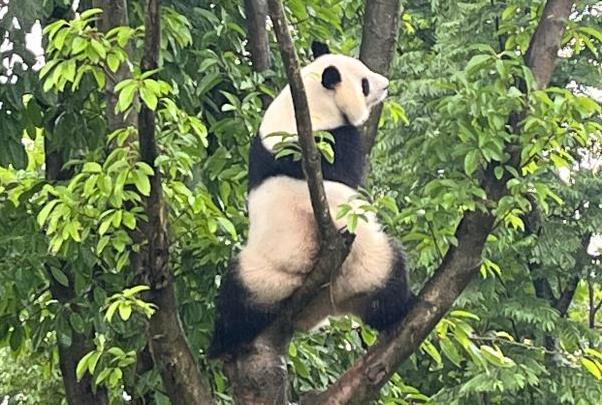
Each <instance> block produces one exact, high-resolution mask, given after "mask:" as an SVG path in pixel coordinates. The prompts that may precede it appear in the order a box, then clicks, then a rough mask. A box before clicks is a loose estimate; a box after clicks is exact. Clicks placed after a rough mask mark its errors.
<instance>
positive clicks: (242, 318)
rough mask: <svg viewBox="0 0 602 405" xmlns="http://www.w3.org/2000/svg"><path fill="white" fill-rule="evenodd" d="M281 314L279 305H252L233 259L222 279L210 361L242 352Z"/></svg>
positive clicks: (236, 262)
mask: <svg viewBox="0 0 602 405" xmlns="http://www.w3.org/2000/svg"><path fill="white" fill-rule="evenodd" d="M277 314H278V306H277V305H258V304H255V303H253V301H252V297H251V293H250V292H249V291H248V290H247V289H246V288H245V287H244V286H243V285H242V283H241V281H240V268H239V263H238V260H234V261H233V262H232V263H231V264H230V266H229V269H228V271H227V273H226V275H225V277H224V279H223V280H222V285H221V288H220V292H219V295H218V298H217V311H216V320H215V327H214V331H213V339H212V341H211V345H210V347H209V351H208V355H209V358H218V357H221V356H223V355H225V354H232V353H235V352H237V351H239V350H240V349H242V348H243V347H244V346H245V345H246V344H248V343H250V342H252V341H253V339H255V337H257V335H259V334H260V333H261V332H262V331H263V330H264V329H265V328H266V327H267V326H269V325H270V323H272V322H273V321H274V319H275V318H276V315H277Z"/></svg>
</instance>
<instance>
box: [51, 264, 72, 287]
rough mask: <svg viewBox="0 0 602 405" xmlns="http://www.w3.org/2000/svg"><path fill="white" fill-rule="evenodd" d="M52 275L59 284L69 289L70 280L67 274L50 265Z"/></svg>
mask: <svg viewBox="0 0 602 405" xmlns="http://www.w3.org/2000/svg"><path fill="white" fill-rule="evenodd" d="M49 267H50V273H51V274H52V277H53V278H54V279H55V280H56V281H58V282H59V284H61V285H62V286H65V287H69V279H68V278H67V276H66V275H65V273H63V271H62V270H61V269H59V268H57V267H55V266H52V265H50V266H49Z"/></svg>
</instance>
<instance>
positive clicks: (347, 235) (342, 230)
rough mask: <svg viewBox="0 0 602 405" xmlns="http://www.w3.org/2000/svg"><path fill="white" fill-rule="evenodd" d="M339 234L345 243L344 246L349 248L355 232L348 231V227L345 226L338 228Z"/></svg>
mask: <svg viewBox="0 0 602 405" xmlns="http://www.w3.org/2000/svg"><path fill="white" fill-rule="evenodd" d="M339 234H340V235H341V238H343V242H344V243H345V246H346V247H347V248H350V247H351V245H352V244H353V241H354V240H355V234H354V233H351V232H349V229H348V228H347V226H344V227H342V228H339Z"/></svg>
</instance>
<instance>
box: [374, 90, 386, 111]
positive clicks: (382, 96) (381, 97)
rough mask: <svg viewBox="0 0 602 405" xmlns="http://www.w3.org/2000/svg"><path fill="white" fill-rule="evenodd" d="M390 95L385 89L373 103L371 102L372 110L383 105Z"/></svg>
mask: <svg viewBox="0 0 602 405" xmlns="http://www.w3.org/2000/svg"><path fill="white" fill-rule="evenodd" d="M388 95H389V91H388V90H387V89H386V88H385V89H384V90H383V91H382V92H381V93H380V94H379V96H378V97H376V98H374V99H373V100H372V101H371V102H370V108H372V107H374V106H375V105H377V104H380V103H382V102H383V101H384V100H385V99H386V98H387V96H388Z"/></svg>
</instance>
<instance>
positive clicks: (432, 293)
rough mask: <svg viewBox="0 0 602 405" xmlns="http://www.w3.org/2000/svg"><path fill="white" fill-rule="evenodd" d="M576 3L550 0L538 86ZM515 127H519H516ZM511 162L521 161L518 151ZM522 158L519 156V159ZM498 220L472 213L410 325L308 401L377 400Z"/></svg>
mask: <svg viewBox="0 0 602 405" xmlns="http://www.w3.org/2000/svg"><path fill="white" fill-rule="evenodd" d="M572 4H573V1H567V0H549V1H548V3H547V4H546V7H545V9H544V12H543V15H542V17H541V20H540V22H539V25H538V27H537V30H536V34H535V35H534V36H533V38H532V40H531V44H530V46H529V50H530V52H529V54H528V56H529V57H528V58H526V62H527V65H528V66H529V67H531V69H532V70H533V71H534V72H535V77H536V79H537V80H538V85H539V86H540V87H541V88H545V87H546V86H547V85H548V83H549V80H550V78H551V76H552V71H553V69H554V61H555V58H556V55H557V52H558V49H559V48H560V41H561V38H562V34H563V33H564V29H565V22H566V21H567V20H568V17H569V14H570V11H571V8H572ZM513 128H516V129H518V128H517V126H515V125H513ZM512 155H513V156H512V157H511V159H510V162H511V163H513V164H517V162H520V151H519V150H513V151H512ZM517 155H518V156H517ZM494 169H495V166H493V165H489V166H488V167H487V169H486V170H485V172H484V173H483V174H482V175H481V176H480V178H481V182H482V187H483V188H484V189H485V191H486V192H487V195H488V197H489V199H491V200H493V201H499V200H500V199H501V198H502V197H503V196H504V195H505V194H506V193H507V190H506V184H505V182H506V181H507V179H505V178H502V180H497V179H496V177H495V175H494ZM494 220H495V215H494V214H493V213H491V212H487V213H483V212H478V211H472V212H468V213H467V214H466V215H465V216H464V218H463V219H462V220H461V221H460V224H459V226H458V229H457V230H456V238H457V240H458V245H457V246H455V247H454V246H452V248H450V250H449V251H448V252H447V254H446V255H445V259H444V261H443V263H442V264H441V265H440V266H439V268H438V270H437V272H436V273H435V275H434V276H433V277H432V278H431V279H430V280H429V281H428V282H427V283H426V285H425V286H424V288H423V289H422V291H421V292H420V294H419V296H418V298H417V300H416V302H415V303H414V305H412V307H411V308H410V310H409V313H408V314H407V316H406V318H405V319H404V321H403V322H402V323H401V325H399V327H398V328H397V330H396V331H395V332H394V333H393V334H389V335H383V336H381V337H380V339H379V342H378V343H377V344H376V345H375V346H373V347H372V348H371V349H370V350H369V351H368V352H367V353H366V354H365V355H364V356H363V357H362V358H361V359H360V360H359V361H358V362H357V363H356V364H355V365H353V366H352V367H351V369H349V370H348V371H347V372H346V373H345V374H344V375H343V376H342V377H341V378H340V379H339V380H338V381H337V382H336V383H334V384H333V385H332V386H331V387H329V388H328V389H327V390H326V391H324V392H322V393H320V394H318V395H313V396H308V398H307V401H306V402H307V403H311V404H326V403H328V404H364V403H367V402H369V400H371V399H373V398H376V397H377V396H378V394H379V392H380V389H381V387H382V386H383V385H384V384H385V383H386V382H387V381H388V380H389V378H390V377H391V376H392V375H393V373H394V372H395V371H396V370H397V368H398V367H399V366H400V365H401V364H402V363H403V362H404V361H405V360H406V359H407V358H408V357H409V356H410V355H411V354H412V353H414V352H415V351H416V350H417V349H418V347H419V346H420V344H421V343H422V341H423V340H424V339H425V338H426V337H427V336H428V335H429V333H430V332H431V330H432V329H433V328H434V327H435V326H436V325H437V323H438V322H439V320H440V319H441V318H442V317H443V316H444V315H445V313H446V312H447V311H448V310H449V308H451V306H452V305H453V303H454V301H455V300H456V298H457V297H458V296H459V295H460V294H461V293H462V291H463V290H464V288H465V287H466V286H467V285H468V283H469V282H470V280H471V279H472V278H473V277H474V275H475V274H476V273H477V272H478V269H479V267H480V263H481V254H482V251H483V247H484V245H485V241H486V239H487V236H488V235H489V233H490V231H491V229H492V227H493V224H494Z"/></svg>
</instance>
